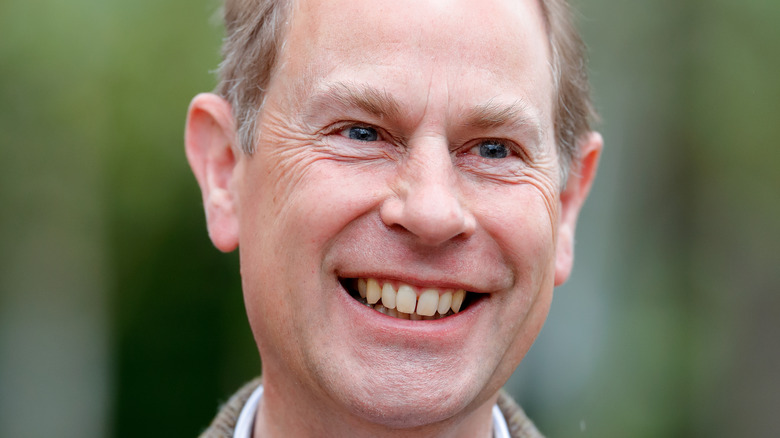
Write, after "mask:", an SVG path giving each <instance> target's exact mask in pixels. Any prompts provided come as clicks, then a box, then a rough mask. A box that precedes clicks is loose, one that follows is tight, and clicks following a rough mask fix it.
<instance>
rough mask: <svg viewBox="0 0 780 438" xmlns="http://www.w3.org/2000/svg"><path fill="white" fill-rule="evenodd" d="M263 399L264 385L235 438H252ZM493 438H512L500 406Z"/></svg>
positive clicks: (255, 393) (252, 398) (242, 415)
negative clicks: (258, 408)
mask: <svg viewBox="0 0 780 438" xmlns="http://www.w3.org/2000/svg"><path fill="white" fill-rule="evenodd" d="M261 398H263V385H259V386H258V387H257V388H256V389H255V390H254V391H253V392H252V395H251V396H249V399H248V400H247V401H246V403H245V404H244V407H243V408H241V413H240V414H239V415H238V421H236V427H235V429H234V430H233V438H252V429H253V427H254V424H255V413H256V412H257V405H258V404H260V399H261ZM493 438H510V436H509V427H508V426H507V424H506V419H505V418H504V415H503V414H502V413H501V409H499V408H498V405H493Z"/></svg>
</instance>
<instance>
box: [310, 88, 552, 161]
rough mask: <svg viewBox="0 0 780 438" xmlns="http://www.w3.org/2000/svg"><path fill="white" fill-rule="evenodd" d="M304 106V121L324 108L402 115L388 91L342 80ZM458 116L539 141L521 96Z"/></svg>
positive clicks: (466, 124) (536, 126)
mask: <svg viewBox="0 0 780 438" xmlns="http://www.w3.org/2000/svg"><path fill="white" fill-rule="evenodd" d="M306 107H307V108H308V111H306V113H305V117H306V119H307V120H310V119H311V118H313V117H316V116H317V113H319V112H321V111H322V110H323V109H324V108H342V109H344V110H349V109H351V108H358V109H360V110H361V111H363V112H365V113H368V114H371V115H373V116H374V117H377V118H378V119H380V120H384V119H390V120H398V119H401V118H402V117H403V115H404V112H403V111H402V110H401V108H402V105H401V104H400V103H399V102H398V100H396V99H395V98H394V97H393V96H391V95H390V94H389V93H388V92H387V91H385V90H381V89H378V88H375V87H372V86H370V85H367V84H361V83H355V82H344V81H339V82H334V83H331V84H328V85H327V86H326V87H325V88H324V89H323V90H322V91H321V92H318V93H315V94H314V95H313V96H312V97H311V99H310V100H309V103H308V105H306ZM459 118H460V119H461V120H462V121H463V122H462V123H460V126H461V127H465V128H469V129H477V130H484V131H486V130H491V129H496V128H506V129H510V130H514V131H520V132H523V133H525V134H526V136H530V140H531V142H532V144H530V145H529V146H532V147H539V146H541V144H542V138H543V131H542V127H541V126H540V124H539V122H538V120H537V119H536V118H535V117H534V116H533V112H532V111H531V109H530V108H529V106H528V104H527V103H526V102H525V101H523V100H521V99H518V100H515V101H513V102H511V103H508V104H506V103H501V102H497V101H496V99H495V98H492V99H490V100H488V101H487V102H485V103H482V104H478V105H475V106H473V107H471V108H468V109H466V110H465V111H463V112H462V117H459Z"/></svg>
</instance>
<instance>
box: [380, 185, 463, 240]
mask: <svg viewBox="0 0 780 438" xmlns="http://www.w3.org/2000/svg"><path fill="white" fill-rule="evenodd" d="M380 216H381V218H382V221H383V222H384V224H385V225H387V226H388V227H389V228H390V229H394V230H404V231H407V232H409V233H411V234H413V235H415V236H416V237H417V238H418V239H419V240H420V242H422V243H424V244H426V245H438V244H441V243H443V242H446V241H448V240H450V239H453V238H455V237H458V236H468V235H471V234H472V233H473V232H474V230H475V228H476V221H475V219H474V216H473V215H472V214H471V212H469V211H468V210H466V209H465V208H463V206H462V205H461V203H460V201H459V200H458V199H457V197H455V196H454V194H453V193H452V192H451V190H449V189H443V188H441V187H439V188H437V189H431V190H425V191H419V190H418V191H410V192H409V193H407V194H406V196H405V197H404V198H401V197H392V198H390V199H387V200H386V201H385V202H384V203H383V204H382V206H381V208H380Z"/></svg>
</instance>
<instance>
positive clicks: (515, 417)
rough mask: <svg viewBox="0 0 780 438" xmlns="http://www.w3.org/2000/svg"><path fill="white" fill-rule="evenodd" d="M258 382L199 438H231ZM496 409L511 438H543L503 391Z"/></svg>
mask: <svg viewBox="0 0 780 438" xmlns="http://www.w3.org/2000/svg"><path fill="white" fill-rule="evenodd" d="M260 382H261V379H260V378H259V377H258V378H257V379H255V380H252V381H251V382H249V383H247V384H246V385H244V387H243V388H241V389H239V390H238V392H237V393H235V394H233V396H232V397H231V398H230V400H228V401H227V403H225V404H224V405H223V406H222V408H221V409H220V410H219V413H218V414H217V416H216V417H215V418H214V421H212V422H211V425H210V426H209V427H208V429H206V430H205V431H203V433H202V434H201V435H200V438H231V437H232V436H233V429H234V428H235V427H236V421H237V420H238V415H239V414H240V413H241V408H243V407H244V404H245V403H246V401H247V399H249V396H250V395H251V394H252V391H254V390H255V388H257V386H258V385H259V384H260ZM498 407H499V409H501V412H502V413H503V414H504V418H506V423H507V425H508V426H509V434H510V435H511V436H512V438H544V437H543V436H542V434H541V433H539V431H538V430H537V429H536V426H534V424H533V423H532V422H531V420H529V419H528V417H526V416H525V412H523V409H522V408H520V406H518V405H517V403H515V401H514V400H512V398H511V397H509V395H508V394H507V393H506V392H504V390H501V391H500V392H499V393H498Z"/></svg>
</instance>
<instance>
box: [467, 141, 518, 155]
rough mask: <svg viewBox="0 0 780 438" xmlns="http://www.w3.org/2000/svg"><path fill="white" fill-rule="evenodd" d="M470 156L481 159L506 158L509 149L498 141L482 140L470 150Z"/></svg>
mask: <svg viewBox="0 0 780 438" xmlns="http://www.w3.org/2000/svg"><path fill="white" fill-rule="evenodd" d="M470 152H471V153H472V154H476V155H479V156H480V157H482V158H491V159H492V158H506V157H508V156H509V154H510V152H511V151H510V149H509V148H508V147H507V146H506V145H505V144H504V143H502V142H500V141H498V140H484V141H482V142H480V143H479V144H478V145H476V146H474V147H473V148H471V151H470Z"/></svg>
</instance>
